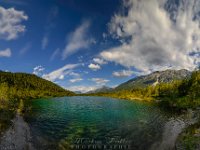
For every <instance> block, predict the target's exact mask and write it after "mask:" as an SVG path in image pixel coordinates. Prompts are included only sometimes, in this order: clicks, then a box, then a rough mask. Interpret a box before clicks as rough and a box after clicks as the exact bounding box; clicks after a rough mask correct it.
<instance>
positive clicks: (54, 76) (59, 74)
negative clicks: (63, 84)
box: [42, 64, 80, 81]
mask: <svg viewBox="0 0 200 150" xmlns="http://www.w3.org/2000/svg"><path fill="white" fill-rule="evenodd" d="M78 66H80V64H67V65H65V66H63V67H62V68H59V69H57V70H54V71H52V72H50V73H49V74H44V75H43V76H42V77H43V78H44V79H46V80H49V81H56V80H58V79H59V80H63V79H64V77H65V76H66V75H68V74H70V73H71V72H72V70H73V69H74V68H76V67H78Z"/></svg>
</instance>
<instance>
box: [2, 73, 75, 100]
mask: <svg viewBox="0 0 200 150" xmlns="http://www.w3.org/2000/svg"><path fill="white" fill-rule="evenodd" d="M0 91H1V93H0V99H12V98H14V99H15V98H24V99H26V98H40V97H46V96H70V95H74V93H73V92H71V91H68V90H65V89H63V88H61V87H60V86H58V85H56V84H54V83H52V82H50V81H47V80H45V79H42V78H40V77H38V76H36V75H33V74H27V73H11V72H0ZM3 91H4V94H3Z"/></svg>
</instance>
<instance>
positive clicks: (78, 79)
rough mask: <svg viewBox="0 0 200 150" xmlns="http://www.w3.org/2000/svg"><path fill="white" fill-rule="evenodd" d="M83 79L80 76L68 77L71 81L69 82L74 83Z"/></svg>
mask: <svg viewBox="0 0 200 150" xmlns="http://www.w3.org/2000/svg"><path fill="white" fill-rule="evenodd" d="M82 80H83V79H82V78H76V79H70V80H69V81H70V82H71V83H75V82H80V81H82Z"/></svg>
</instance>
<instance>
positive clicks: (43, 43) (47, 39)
mask: <svg viewBox="0 0 200 150" xmlns="http://www.w3.org/2000/svg"><path fill="white" fill-rule="evenodd" d="M48 43H49V38H48V36H44V37H43V39H42V49H43V50H44V49H45V48H46V47H47V45H48Z"/></svg>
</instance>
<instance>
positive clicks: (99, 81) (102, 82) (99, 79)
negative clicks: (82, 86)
mask: <svg viewBox="0 0 200 150" xmlns="http://www.w3.org/2000/svg"><path fill="white" fill-rule="evenodd" d="M91 81H93V82H95V83H96V84H98V85H105V84H106V83H107V82H109V81H110V80H107V79H103V78H92V79H91Z"/></svg>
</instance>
